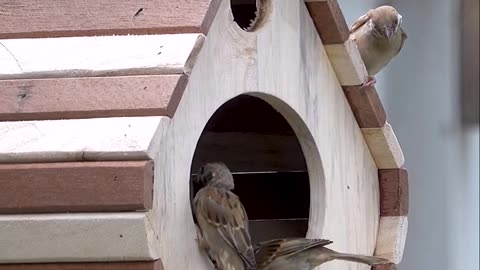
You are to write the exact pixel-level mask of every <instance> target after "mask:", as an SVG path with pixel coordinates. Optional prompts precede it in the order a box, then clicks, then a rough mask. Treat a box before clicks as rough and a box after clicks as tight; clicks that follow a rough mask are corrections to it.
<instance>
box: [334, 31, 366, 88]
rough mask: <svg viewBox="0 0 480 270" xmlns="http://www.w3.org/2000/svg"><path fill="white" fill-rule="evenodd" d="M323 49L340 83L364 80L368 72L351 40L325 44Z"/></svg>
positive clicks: (350, 83)
mask: <svg viewBox="0 0 480 270" xmlns="http://www.w3.org/2000/svg"><path fill="white" fill-rule="evenodd" d="M325 50H326V52H327V55H328V58H329V59H330V63H332V67H333V70H335V73H336V74H337V78H338V81H339V82H340V84H341V85H361V84H363V83H364V82H366V80H367V77H368V72H367V69H366V68H365V64H364V63H363V60H362V57H361V55H360V52H359V51H358V48H357V45H356V44H355V42H354V41H353V40H350V39H349V40H347V41H345V43H343V44H329V45H325Z"/></svg>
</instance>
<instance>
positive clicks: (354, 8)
mask: <svg viewBox="0 0 480 270" xmlns="http://www.w3.org/2000/svg"><path fill="white" fill-rule="evenodd" d="M339 2H340V5H341V8H342V10H343V12H344V15H345V17H346V19H347V23H348V24H349V25H350V24H351V23H353V22H354V21H355V20H356V19H357V18H358V17H359V16H360V15H361V14H363V13H365V11H367V10H368V9H370V8H374V7H376V6H378V5H381V4H391V5H393V6H394V7H396V8H397V10H398V11H399V12H400V14H402V16H403V27H404V29H405V30H406V31H407V33H408V39H407V41H406V44H405V47H404V49H403V50H402V52H401V53H400V54H399V56H398V57H397V58H396V59H394V60H393V61H392V62H391V63H390V65H389V66H387V68H385V70H384V71H382V72H380V74H378V75H377V76H376V78H377V81H378V84H377V91H378V92H379V95H380V97H381V99H382V102H383V104H384V106H385V110H386V111H387V115H388V121H389V122H390V123H391V124H392V126H393V128H394V130H395V133H396V135H397V138H398V140H399V141H400V144H401V146H402V149H403V152H404V154H405V158H406V167H407V169H408V171H409V181H410V182H409V184H410V213H409V230H408V237H407V242H406V247H405V253H404V257H403V262H402V263H401V264H400V266H399V269H400V270H417V269H422V270H478V269H480V268H479V129H478V126H473V127H470V128H462V126H461V124H460V123H461V122H460V101H459V99H460V53H459V48H460V43H459V42H460V32H459V29H460V15H459V9H460V6H459V4H460V1H458V0H420V1H417V0H393V1H378V0H360V1H358V0H339Z"/></svg>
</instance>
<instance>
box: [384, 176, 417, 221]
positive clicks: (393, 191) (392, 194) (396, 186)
mask: <svg viewBox="0 0 480 270" xmlns="http://www.w3.org/2000/svg"><path fill="white" fill-rule="evenodd" d="M378 181H380V215H381V216H406V215H408V207H409V202H408V199H409V196H408V172H407V170H405V169H387V170H378Z"/></svg>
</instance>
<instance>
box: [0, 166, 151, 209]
mask: <svg viewBox="0 0 480 270" xmlns="http://www.w3.org/2000/svg"><path fill="white" fill-rule="evenodd" d="M152 196H153V162H152V161H121V162H66V163H33V164H0V214H5V213H6V214H19V213H51V212H103V211H109V212H111V211H136V210H148V209H150V208H151V207H152V199H153V198H152Z"/></svg>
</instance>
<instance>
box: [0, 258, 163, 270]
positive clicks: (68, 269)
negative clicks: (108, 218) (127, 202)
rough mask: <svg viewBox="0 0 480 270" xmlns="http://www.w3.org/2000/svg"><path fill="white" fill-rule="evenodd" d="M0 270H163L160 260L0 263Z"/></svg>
mask: <svg viewBox="0 0 480 270" xmlns="http://www.w3.org/2000/svg"><path fill="white" fill-rule="evenodd" d="M0 270H164V267H163V264H162V261H161V260H156V261H144V262H87V263H28V264H27V263H21V264H0Z"/></svg>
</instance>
